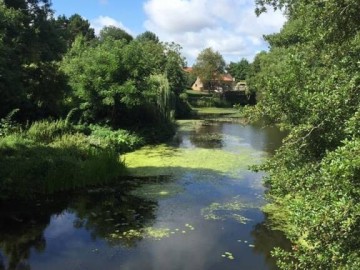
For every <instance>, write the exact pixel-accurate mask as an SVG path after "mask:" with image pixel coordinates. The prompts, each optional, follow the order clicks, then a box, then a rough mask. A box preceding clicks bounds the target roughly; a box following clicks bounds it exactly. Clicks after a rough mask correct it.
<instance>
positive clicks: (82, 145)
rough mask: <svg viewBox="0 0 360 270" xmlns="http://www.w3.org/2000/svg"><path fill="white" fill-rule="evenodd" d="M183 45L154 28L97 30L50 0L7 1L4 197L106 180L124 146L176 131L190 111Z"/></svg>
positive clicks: (1, 68) (0, 35)
mask: <svg viewBox="0 0 360 270" xmlns="http://www.w3.org/2000/svg"><path fill="white" fill-rule="evenodd" d="M180 50H181V48H180V47H179V46H178V45H176V44H173V43H171V44H168V43H163V42H160V40H159V38H158V37H157V36H156V35H155V34H154V33H152V32H145V33H143V34H140V35H139V36H138V37H137V38H136V39H133V37H132V36H131V35H130V34H128V33H126V31H124V30H122V29H119V28H117V27H105V28H104V29H102V31H101V32H100V36H99V37H96V36H95V33H94V29H92V28H91V27H90V23H89V22H88V21H87V20H85V19H83V18H82V17H81V16H80V15H78V14H74V15H72V16H70V17H69V18H67V17H66V16H59V17H58V18H55V17H54V15H53V10H52V9H51V1H49V0H11V1H10V0H0V167H1V168H6V169H2V170H1V172H0V199H1V198H2V197H3V198H4V197H7V196H11V195H12V194H15V193H18V194H20V193H24V191H25V190H28V191H29V194H31V191H34V192H35V191H44V192H45V191H49V192H50V191H54V190H59V189H68V188H75V187H80V186H83V185H86V184H95V183H98V182H100V179H102V181H103V182H106V181H108V180H109V179H110V178H114V177H115V176H116V175H117V174H118V173H120V172H121V171H123V164H121V163H120V162H119V159H118V154H119V153H123V152H126V151H130V150H133V149H134V148H136V147H139V146H141V145H143V144H145V143H150V142H154V141H161V140H163V139H164V138H166V137H168V136H169V135H171V134H172V132H173V119H174V116H175V115H176V112H175V110H178V111H179V112H181V113H183V114H184V113H186V110H188V107H186V106H183V105H184V104H183V103H182V102H180V98H179V95H180V94H181V92H182V91H183V89H185V86H186V76H185V73H184V71H183V66H184V65H185V62H184V59H183V57H182V56H181V55H180ZM185 105H186V104H185ZM56 119H58V120H56ZM59 119H60V120H59ZM61 119H65V120H61ZM124 129H127V130H124ZM95 163H96V164H98V165H95ZM15 167H16V168H17V170H16V171H14V170H13V168H15ZM95 170H96V172H95ZM60 174H62V176H60ZM54 179H57V181H56V183H55V182H54V183H52V182H51V181H53V180H54ZM96 179H97V180H96ZM98 180H99V181H98ZM66 181H68V182H66ZM46 185H51V187H49V186H46ZM21 188H22V189H23V190H19V189H21ZM11 190H12V191H11ZM10 191H11V192H10Z"/></svg>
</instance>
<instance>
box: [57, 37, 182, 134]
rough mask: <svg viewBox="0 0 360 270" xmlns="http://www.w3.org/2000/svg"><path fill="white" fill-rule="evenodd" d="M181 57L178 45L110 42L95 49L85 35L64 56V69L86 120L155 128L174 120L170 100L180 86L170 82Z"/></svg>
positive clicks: (75, 105)
mask: <svg viewBox="0 0 360 270" xmlns="http://www.w3.org/2000/svg"><path fill="white" fill-rule="evenodd" d="M181 59H182V58H181V57H180V56H179V55H177V51H176V50H175V49H174V48H173V46H165V45H163V44H161V43H155V42H153V41H149V40H144V41H139V40H134V41H131V42H130V43H127V42H126V41H125V40H124V39H121V40H114V39H112V38H108V39H105V40H104V41H103V42H101V43H99V44H97V45H96V46H89V45H87V43H86V41H85V40H84V38H81V37H79V38H78V39H77V40H76V41H75V42H74V45H73V47H72V49H71V50H70V51H69V53H68V54H67V55H66V57H65V58H64V60H63V63H62V70H63V71H64V72H65V73H66V74H67V76H68V77H69V83H70V86H71V87H72V89H73V91H74V92H73V93H74V95H73V98H72V101H71V102H70V103H71V104H73V106H74V107H78V108H79V109H80V110H81V111H82V112H83V119H84V120H85V121H87V122H95V121H97V122H98V121H103V122H106V123H110V124H112V125H113V126H116V127H117V126H123V125H124V124H130V125H131V124H132V125H134V124H135V123H146V124H151V123H154V122H159V121H162V120H165V121H167V120H170V117H169V111H170V110H171V109H170V107H169V106H170V105H169V104H170V103H171V102H170V101H167V100H168V98H169V99H170V97H171V98H172V95H173V92H174V91H175V90H176V89H177V88H176V87H180V86H179V83H178V82H177V81H174V82H173V83H169V78H172V77H171V76H177V74H178V73H177V72H176V68H177V69H178V70H180V69H181V68H182V67H181ZM164 76H165V79H164ZM176 79H179V78H176ZM159 91H160V92H159ZM168 92H169V93H171V94H169V93H168ZM165 93H166V94H165ZM160 96H166V97H167V98H162V99H159V97H160ZM159 100H163V101H164V102H165V101H166V102H165V103H159ZM164 108H166V109H164ZM161 115H162V116H161ZM160 116H161V117H160Z"/></svg>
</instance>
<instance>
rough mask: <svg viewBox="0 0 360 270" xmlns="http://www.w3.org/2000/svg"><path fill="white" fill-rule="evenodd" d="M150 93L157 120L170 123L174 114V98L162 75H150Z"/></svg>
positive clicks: (167, 82)
mask: <svg viewBox="0 0 360 270" xmlns="http://www.w3.org/2000/svg"><path fill="white" fill-rule="evenodd" d="M149 82H150V85H151V89H152V91H151V93H152V95H154V97H155V100H156V106H155V107H154V109H155V110H156V113H157V115H158V116H159V119H160V120H162V121H166V122H171V121H172V120H173V119H174V113H175V96H174V93H173V92H172V91H171V89H170V85H169V81H168V79H167V78H166V76H165V75H163V74H156V75H151V76H150V79H149Z"/></svg>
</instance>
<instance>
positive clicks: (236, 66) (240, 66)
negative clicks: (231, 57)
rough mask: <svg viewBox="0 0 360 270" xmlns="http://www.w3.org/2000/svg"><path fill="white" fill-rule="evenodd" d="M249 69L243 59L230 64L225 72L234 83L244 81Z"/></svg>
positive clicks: (247, 63) (248, 64)
mask: <svg viewBox="0 0 360 270" xmlns="http://www.w3.org/2000/svg"><path fill="white" fill-rule="evenodd" d="M249 69H250V63H249V61H248V60H246V59H245V58H243V59H241V60H240V61H239V62H237V63H234V62H230V64H229V66H228V67H227V71H228V72H229V73H230V75H231V76H232V77H233V78H235V80H236V81H241V80H246V77H247V76H248V73H249Z"/></svg>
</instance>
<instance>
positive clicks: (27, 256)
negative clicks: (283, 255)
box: [0, 121, 288, 270]
mask: <svg viewBox="0 0 360 270" xmlns="http://www.w3.org/2000/svg"><path fill="white" fill-rule="evenodd" d="M280 143H281V133H279V131H278V130H277V129H275V128H271V127H267V128H262V127H260V126H241V125H239V124H234V123H217V122H211V121H205V122H204V121H202V122H201V121H199V122H196V123H195V126H194V128H191V129H187V130H182V131H180V132H179V133H178V140H177V145H178V146H179V147H180V148H189V149H194V148H207V149H215V148H216V151H225V152H231V153H235V154H236V159H238V156H237V153H238V152H237V151H244V146H245V148H246V149H247V150H251V151H252V152H253V155H251V156H249V157H250V158H253V159H257V158H258V156H257V153H259V152H260V153H263V152H267V153H272V152H273V151H274V150H275V149H276V148H277V147H278V145H279V144H280ZM189 149H186V150H189ZM182 150H184V149H182ZM202 151H205V152H206V151H208V150H204V149H202ZM214 152H215V151H214ZM162 153H163V154H164V151H163V152H162ZM166 153H167V152H166V151H165V154H164V155H163V156H161V157H160V158H162V159H170V158H172V157H173V153H172V155H170V154H169V153H167V154H166ZM191 153H192V154H193V153H194V151H192V152H191ZM235 154H234V155H235ZM219 157H220V156H218V157H215V158H219ZM146 158H147V159H150V158H154V157H153V156H151V155H147V156H146ZM239 159H240V156H239ZM202 162H207V160H206V159H203V160H202ZM227 162H230V161H229V160H227ZM244 162H245V161H244ZM169 164H171V162H170V163H169ZM215 164H217V165H218V166H219V162H218V161H216V162H215ZM176 165H177V166H179V165H178V164H172V166H173V167H171V166H170V165H169V166H168V167H167V168H163V172H166V171H176V172H180V173H178V174H177V178H174V177H172V178H170V177H169V176H166V175H165V176H162V177H155V178H137V179H122V180H121V181H120V184H119V185H116V186H111V187H101V188H97V189H90V190H86V191H82V192H77V193H73V194H60V195H59V196H53V197H45V198H41V199H38V200H35V201H27V202H18V201H17V202H3V203H1V205H0V270H1V269H11V270H12V269H30V268H31V267H32V268H33V269H119V268H121V269H186V270H189V269H207V270H210V269H214V270H215V269H276V267H275V265H274V261H273V259H272V258H271V256H270V250H271V249H272V248H273V247H274V246H282V247H285V248H286V247H287V246H288V242H287V241H286V239H285V238H284V237H283V236H282V235H281V234H280V233H279V232H276V231H271V230H270V229H268V227H267V226H266V221H264V215H263V213H262V212H261V210H260V209H259V208H258V207H257V206H258V205H261V204H263V203H264V200H263V198H262V195H263V192H264V187H263V186H262V185H261V181H260V177H261V175H259V174H254V173H251V172H248V171H246V169H245V166H242V167H240V168H238V170H241V171H242V172H240V171H239V172H238V171H236V172H235V173H233V174H225V173H223V172H221V171H219V170H216V168H214V169H210V168H207V169H204V168H206V166H204V168H202V169H199V168H196V166H195V167H193V168H190V167H189V168H188V167H186V168H185V167H177V166H176ZM226 168H227V167H226ZM229 168H230V167H229ZM138 169H140V170H142V169H143V170H150V169H154V168H151V167H146V166H144V165H143V167H140V168H138ZM163 174H164V173H163ZM149 184H151V185H152V186H151V187H152V188H151V189H149V188H148V189H143V190H147V191H149V190H151V191H153V190H154V187H155V191H156V189H157V187H159V188H158V189H159V190H158V191H159V192H158V194H160V195H164V196H163V197H162V199H161V200H160V197H156V196H153V194H150V195H151V196H149V194H147V196H142V195H141V194H140V193H139V190H141V189H139V187H140V186H142V185H147V186H148V187H149V186H150V185H149ZM165 186H166V187H170V188H168V189H167V190H165ZM175 187H180V188H178V192H173V193H171V192H170V191H171V190H175V189H176V188H175ZM134 191H136V192H134ZM164 192H167V194H165V193H164ZM155 193H156V192H155ZM162 193H164V194H162ZM165 195H166V196H165ZM232 198H239V199H241V200H245V201H248V202H249V203H251V205H256V207H255V206H253V207H246V209H245V208H244V209H242V210H241V215H244V217H246V222H244V224H242V223H239V222H237V221H236V220H234V218H228V216H229V215H225V216H224V219H219V220H207V219H205V218H204V217H203V216H202V215H201V213H202V209H206V207H209V206H210V205H214V204H216V203H217V204H220V205H221V203H222V204H224V203H225V205H226V206H229V204H226V203H227V202H229V201H231V200H232ZM230 206H231V207H230ZM230 206H229V207H227V208H226V209H225V210H226V211H227V212H231V211H237V210H236V209H235V208H233V207H232V205H230ZM216 209H217V208H216ZM223 210H224V209H220V210H219V209H218V212H219V214H221V213H222V212H221V211H223ZM227 212H226V213H225V214H227ZM231 213H232V212H231ZM234 213H235V214H239V213H237V212H234ZM186 224H187V225H188V226H186ZM189 224H190V225H189ZM192 226H193V228H194V230H190V229H189V228H191V227H192ZM148 228H155V229H165V231H155V234H157V237H154V238H151V239H150V238H148V237H145V236H146V235H145V232H147V233H149V232H148V231H147V230H148ZM152 233H154V232H152ZM159 233H160V234H161V233H165V234H166V235H167V237H164V239H162V240H161V241H159V239H157V238H159ZM245 241H246V242H245ZM224 252H231V253H232V254H233V255H234V258H235V259H234V260H229V259H226V258H223V257H222V256H221V255H222V254H223V253H224Z"/></svg>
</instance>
